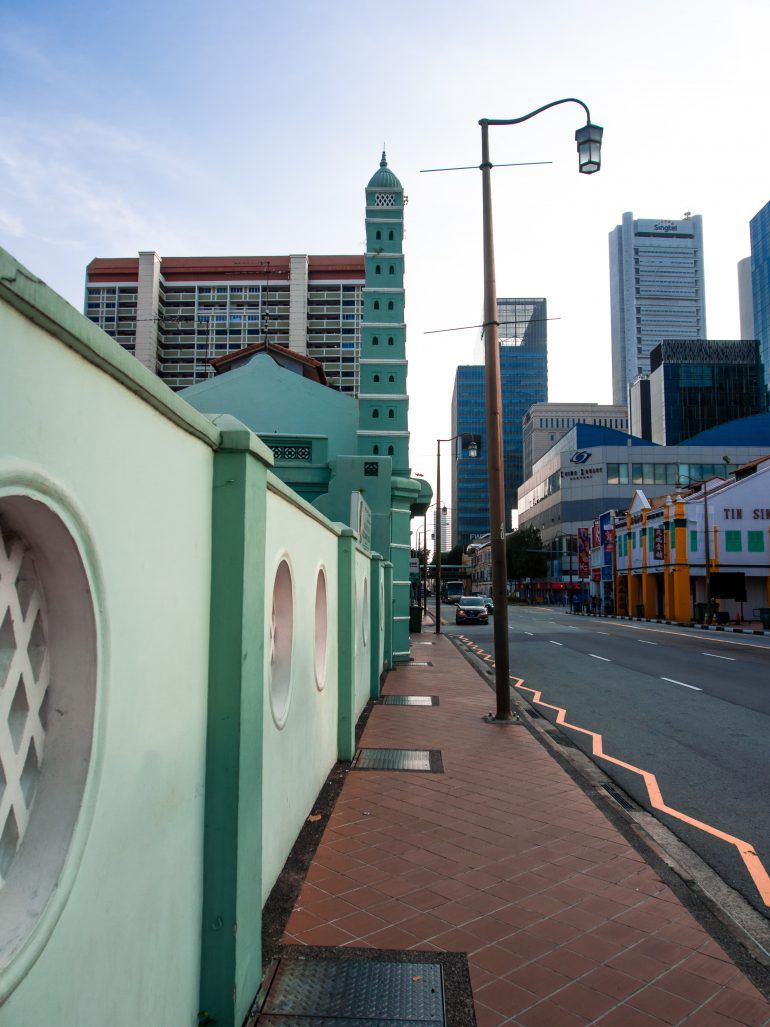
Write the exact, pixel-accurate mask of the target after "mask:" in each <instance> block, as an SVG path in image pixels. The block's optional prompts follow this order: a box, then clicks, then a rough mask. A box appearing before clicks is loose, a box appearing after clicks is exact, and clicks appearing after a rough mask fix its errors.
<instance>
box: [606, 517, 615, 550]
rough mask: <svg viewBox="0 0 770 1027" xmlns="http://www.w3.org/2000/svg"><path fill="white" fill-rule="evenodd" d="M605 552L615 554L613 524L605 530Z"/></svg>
mask: <svg viewBox="0 0 770 1027" xmlns="http://www.w3.org/2000/svg"><path fill="white" fill-rule="evenodd" d="M604 552H605V553H614V552H615V527H614V525H612V524H609V525H607V527H606V528H605V529H604Z"/></svg>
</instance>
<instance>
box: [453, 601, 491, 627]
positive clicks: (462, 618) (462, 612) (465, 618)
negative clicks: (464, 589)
mask: <svg viewBox="0 0 770 1027" xmlns="http://www.w3.org/2000/svg"><path fill="white" fill-rule="evenodd" d="M470 623H474V624H489V611H488V610H487V607H486V604H485V602H484V600H483V599H482V597H481V596H463V597H462V599H461V600H460V602H459V603H458V604H457V610H456V611H455V624H470Z"/></svg>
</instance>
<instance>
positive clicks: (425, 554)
mask: <svg viewBox="0 0 770 1027" xmlns="http://www.w3.org/2000/svg"><path fill="white" fill-rule="evenodd" d="M422 611H423V613H427V612H428V511H427V509H426V510H425V513H424V514H423V515H422Z"/></svg>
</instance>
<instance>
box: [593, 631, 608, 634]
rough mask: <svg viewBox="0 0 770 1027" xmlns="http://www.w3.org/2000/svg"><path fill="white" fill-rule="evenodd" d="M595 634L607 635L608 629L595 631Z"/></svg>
mask: <svg viewBox="0 0 770 1027" xmlns="http://www.w3.org/2000/svg"><path fill="white" fill-rule="evenodd" d="M596 634H597V635H609V631H597V632H596Z"/></svg>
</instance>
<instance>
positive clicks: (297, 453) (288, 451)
mask: <svg viewBox="0 0 770 1027" xmlns="http://www.w3.org/2000/svg"><path fill="white" fill-rule="evenodd" d="M268 446H269V447H270V449H271V450H272V451H273V456H274V457H275V459H276V460H310V459H311V457H312V455H313V448H312V446H311V445H310V443H309V442H302V443H297V444H295V445H285V444H282V443H273V444H271V443H269V442H268Z"/></svg>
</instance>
